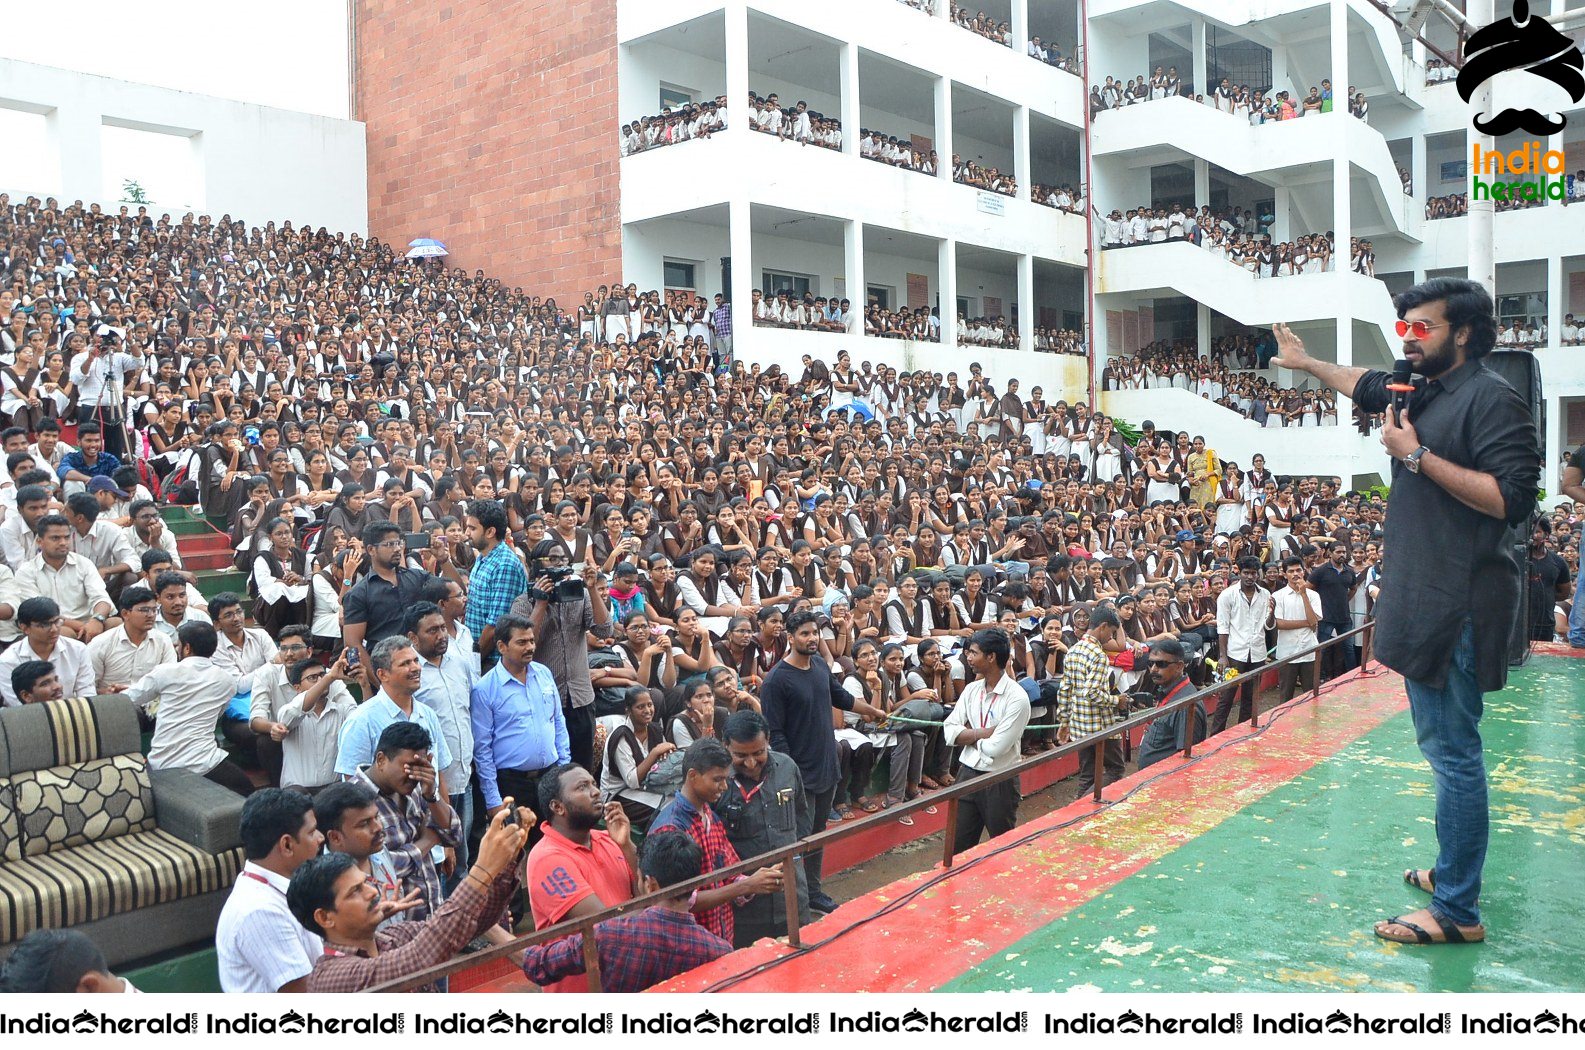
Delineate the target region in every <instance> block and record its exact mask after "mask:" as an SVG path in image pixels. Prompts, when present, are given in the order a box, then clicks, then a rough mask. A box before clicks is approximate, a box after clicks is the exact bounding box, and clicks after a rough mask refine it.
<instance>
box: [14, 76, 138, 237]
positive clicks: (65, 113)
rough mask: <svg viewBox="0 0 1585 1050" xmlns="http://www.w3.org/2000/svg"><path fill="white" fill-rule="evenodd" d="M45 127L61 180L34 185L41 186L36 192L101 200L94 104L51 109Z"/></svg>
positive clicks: (101, 168) (99, 131) (99, 118)
mask: <svg viewBox="0 0 1585 1050" xmlns="http://www.w3.org/2000/svg"><path fill="white" fill-rule="evenodd" d="M44 127H45V134H46V135H47V136H48V137H49V140H50V143H51V145H52V146H53V147H54V148H55V151H56V156H57V158H58V163H59V169H58V170H59V172H60V182H59V185H58V186H56V187H53V188H49V187H37V189H40V190H44V192H42V193H40V194H39V196H40V197H41V198H43V197H58V198H59V199H60V200H63V201H72V200H78V199H82V200H84V201H97V200H103V199H104V197H105V196H106V194H105V184H104V183H105V172H104V151H103V149H102V148H101V136H102V134H103V131H102V129H103V115H102V114H100V113H99V111H98V110H97V109H96V108H94V107H91V106H86V105H83V104H81V103H78V102H70V101H68V102H64V103H62V104H61V105H59V106H56V107H55V108H54V109H53V110H51V111H50V113H49V114H48V116H46V117H45V118H44ZM115 190H116V193H115V199H119V198H120V196H121V192H120V191H121V187H119V186H117V187H115ZM106 203H107V204H108V203H110V202H108V201H107V202H106ZM133 210H134V211H136V209H135V208H134V209H133Z"/></svg>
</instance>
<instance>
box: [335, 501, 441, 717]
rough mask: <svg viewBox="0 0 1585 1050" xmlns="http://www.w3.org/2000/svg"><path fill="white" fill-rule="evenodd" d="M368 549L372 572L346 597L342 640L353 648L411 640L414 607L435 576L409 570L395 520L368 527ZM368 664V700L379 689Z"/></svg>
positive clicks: (364, 664)
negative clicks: (389, 640)
mask: <svg viewBox="0 0 1585 1050" xmlns="http://www.w3.org/2000/svg"><path fill="white" fill-rule="evenodd" d="M363 549H364V552H365V553H366V555H367V556H368V559H369V571H368V572H367V573H366V574H365V575H364V577H363V579H361V580H359V581H358V582H357V584H356V585H354V586H352V587H350V588H349V589H348V590H347V592H346V593H345V594H344V595H342V598H341V609H342V621H343V624H342V637H343V640H344V641H345V642H346V643H347V647H348V648H349V649H360V650H361V649H364V648H365V647H367V648H369V649H372V648H373V647H374V646H376V645H378V644H379V643H380V642H382V641H384V640H385V639H387V638H393V637H396V636H399V635H400V636H403V637H405V636H406V630H405V628H404V626H403V625H404V623H405V622H406V618H407V610H408V607H409V606H411V605H413V604H414V603H415V602H417V601H419V599H420V598H421V597H422V596H423V591H424V586H425V585H426V584H427V583H429V581H430V580H431V579H433V577H432V576H430V575H429V573H427V572H424V571H423V570H422V569H410V568H407V566H406V562H407V543H406V541H405V539H404V538H403V534H402V530H401V527H400V526H397V525H393V524H392V523H391V522H389V521H381V522H375V523H374V524H372V525H368V526H365V527H364V530H363ZM370 666H371V665H370V664H369V662H368V661H367V660H365V661H363V662H362V663H361V664H360V665H359V668H360V672H361V674H362V675H363V684H364V686H365V689H364V693H365V695H373V694H374V692H375V691H376V690H377V689H378V688H379V685H378V683H377V682H375V680H374V678H373V671H372V670H370Z"/></svg>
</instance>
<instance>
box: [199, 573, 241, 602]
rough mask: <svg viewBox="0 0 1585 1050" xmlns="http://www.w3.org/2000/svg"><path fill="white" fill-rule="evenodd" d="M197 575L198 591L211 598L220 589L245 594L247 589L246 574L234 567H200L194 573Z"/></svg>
mask: <svg viewBox="0 0 1585 1050" xmlns="http://www.w3.org/2000/svg"><path fill="white" fill-rule="evenodd" d="M194 575H195V576H197V577H198V593H200V594H202V595H203V596H204V597H205V598H213V597H214V596H215V595H217V594H219V593H220V592H222V591H230V592H231V593H233V594H239V595H241V594H246V593H247V589H248V574H247V573H245V572H238V571H237V570H235V569H200V570H199V571H198V572H196V573H194Z"/></svg>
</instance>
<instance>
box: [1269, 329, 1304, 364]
mask: <svg viewBox="0 0 1585 1050" xmlns="http://www.w3.org/2000/svg"><path fill="white" fill-rule="evenodd" d="M1271 334H1272V335H1274V336H1276V337H1277V356H1276V357H1274V358H1272V359H1271V363H1272V364H1273V365H1275V366H1277V367H1278V368H1291V369H1294V370H1295V371H1299V372H1303V371H1305V370H1306V366H1307V365H1308V364H1309V362H1310V355H1309V353H1308V352H1307V351H1306V350H1305V349H1304V340H1303V339H1300V338H1299V337H1298V336H1296V335H1294V334H1293V329H1291V328H1289V327H1288V326H1287V325H1285V324H1281V323H1278V324H1274V325H1272V326H1271Z"/></svg>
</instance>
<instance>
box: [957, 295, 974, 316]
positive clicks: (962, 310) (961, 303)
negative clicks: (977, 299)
mask: <svg viewBox="0 0 1585 1050" xmlns="http://www.w3.org/2000/svg"><path fill="white" fill-rule="evenodd" d="M958 316H959V317H973V316H974V315H973V314H971V313H969V297H968V296H966V295H960V296H958Z"/></svg>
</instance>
